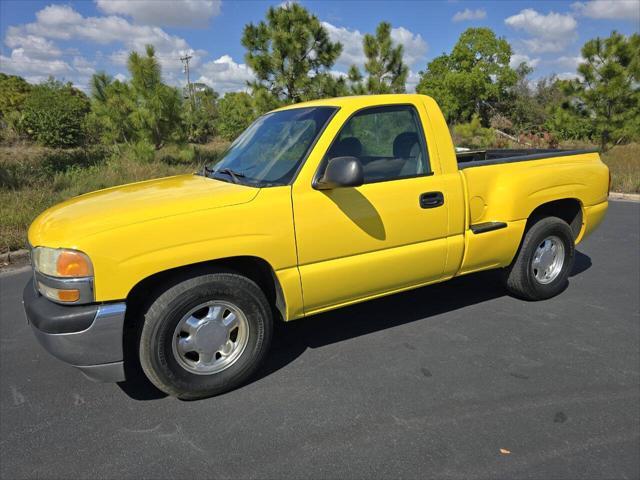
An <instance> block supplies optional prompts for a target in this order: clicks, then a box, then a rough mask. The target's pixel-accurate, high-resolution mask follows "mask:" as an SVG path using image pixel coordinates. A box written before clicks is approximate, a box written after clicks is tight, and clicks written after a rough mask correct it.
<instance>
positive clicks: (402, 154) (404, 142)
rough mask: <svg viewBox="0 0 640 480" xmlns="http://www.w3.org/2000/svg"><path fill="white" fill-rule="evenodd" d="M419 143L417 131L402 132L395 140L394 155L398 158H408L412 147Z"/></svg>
mask: <svg viewBox="0 0 640 480" xmlns="http://www.w3.org/2000/svg"><path fill="white" fill-rule="evenodd" d="M416 143H418V134H417V133H416V132H402V133H401V134H399V135H398V136H397V137H396V138H395V140H394V141H393V156H394V157H396V158H408V157H409V156H410V155H411V149H413V147H414V146H415V144H416Z"/></svg>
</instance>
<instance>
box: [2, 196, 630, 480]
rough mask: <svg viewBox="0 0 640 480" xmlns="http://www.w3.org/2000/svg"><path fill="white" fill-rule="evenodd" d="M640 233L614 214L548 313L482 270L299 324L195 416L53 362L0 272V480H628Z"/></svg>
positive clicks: (12, 278)
mask: <svg viewBox="0 0 640 480" xmlns="http://www.w3.org/2000/svg"><path fill="white" fill-rule="evenodd" d="M639 223H640V205H639V204H637V203H623V202H616V203H612V204H611V207H610V210H609V213H608V216H607V218H606V220H605V223H604V224H603V226H602V227H601V228H600V229H599V231H597V232H596V233H595V234H594V235H593V236H592V237H591V238H589V239H588V240H586V241H585V242H584V243H583V244H582V245H581V246H580V247H579V252H580V253H579V255H578V258H577V262H576V268H575V271H574V273H573V276H572V278H571V282H570V285H569V287H568V289H567V290H566V291H565V292H564V293H563V294H562V295H560V296H559V297H557V298H554V299H552V300H549V301H546V302H540V303H526V302H522V301H519V300H516V299H513V298H510V297H508V296H505V294H504V292H503V290H502V289H501V287H500V286H499V283H498V282H497V279H496V275H495V274H494V273H491V272H489V273H483V274H477V275H472V276H468V277H465V278H459V279H456V280H453V281H451V282H448V283H445V284H441V285H436V286H431V287H427V288H422V289H419V290H416V291H413V292H408V293H404V294H400V295H396V296H393V297H388V298H385V299H380V300H376V301H372V302H368V303H366V304H362V305H359V306H354V307H350V308H346V309H342V310H339V311H335V312H332V313H329V314H323V315H319V316H317V317H315V318H310V319H307V320H301V321H298V322H294V323H292V324H289V325H284V326H282V327H281V328H279V329H278V331H277V338H276V340H275V345H274V348H273V351H272V353H271V355H270V357H269V359H268V363H267V365H266V367H265V368H264V369H263V371H262V372H261V373H260V375H259V376H258V378H256V379H255V380H254V381H253V382H251V383H250V384H249V385H246V386H245V387H243V388H240V389H238V390H236V391H234V392H231V393H228V394H226V395H223V396H220V397H217V398H211V399H207V400H201V401H196V402H183V401H179V400H175V399H172V398H166V397H163V396H162V395H160V394H159V392H157V391H155V390H154V389H153V388H151V387H150V386H149V385H148V384H147V383H145V382H142V381H140V380H138V381H130V382H127V383H125V384H122V385H116V384H96V383H92V382H90V381H88V380H85V379H84V377H83V376H82V374H80V373H79V372H77V371H75V370H73V369H71V368H70V367H67V366H65V365H63V364H62V363H60V362H58V361H57V360H55V359H53V358H52V357H50V356H49V355H48V354H47V353H46V352H45V351H44V350H42V349H41V348H40V347H39V346H38V345H37V344H36V341H35V339H34V338H33V335H32V334H31V332H30V330H29V327H28V325H26V323H25V318H24V315H23V313H22V309H21V304H20V299H21V291H22V288H23V286H24V284H25V283H26V281H27V278H28V272H27V271H24V270H23V271H21V272H17V273H10V274H2V275H0V302H1V303H0V387H1V388H0V476H1V477H2V478H36V477H37V478H90V477H102V478H169V477H181V478H193V479H195V478H305V477H313V478H371V477H386V478H509V479H512V478H536V479H551V478H567V479H569V478H571V479H574V478H594V479H595V478H597V479H602V478H638V477H639V476H640V460H639V456H640V453H639V452H640V403H639V402H640V304H639V302H640V300H639V296H640V264H639V262H640V252H639V250H640V225H639ZM501 449H502V451H501Z"/></svg>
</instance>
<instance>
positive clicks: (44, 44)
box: [4, 27, 62, 59]
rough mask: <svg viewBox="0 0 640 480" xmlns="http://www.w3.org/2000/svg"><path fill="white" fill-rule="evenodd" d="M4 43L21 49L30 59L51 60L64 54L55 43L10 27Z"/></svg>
mask: <svg viewBox="0 0 640 480" xmlns="http://www.w3.org/2000/svg"><path fill="white" fill-rule="evenodd" d="M4 43H5V45H6V46H7V47H9V48H12V49H13V48H21V49H22V52H23V53H24V54H25V55H27V56H29V57H30V58H39V59H50V58H52V57H59V56H60V55H61V54H62V52H61V51H60V49H59V48H58V47H56V46H55V45H54V44H53V42H51V41H50V40H47V39H46V38H43V37H40V36H37V35H29V34H26V33H25V32H22V31H20V29H19V28H16V27H9V28H8V29H7V34H6V36H5V38H4Z"/></svg>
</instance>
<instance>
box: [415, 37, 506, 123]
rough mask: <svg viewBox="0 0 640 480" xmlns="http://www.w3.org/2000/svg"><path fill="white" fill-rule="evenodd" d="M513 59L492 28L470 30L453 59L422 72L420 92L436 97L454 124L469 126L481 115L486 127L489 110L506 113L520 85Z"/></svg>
mask: <svg viewBox="0 0 640 480" xmlns="http://www.w3.org/2000/svg"><path fill="white" fill-rule="evenodd" d="M510 59H511V46H510V45H509V43H508V42H507V41H506V40H505V39H504V38H498V37H496V35H495V33H493V31H492V30H491V29H489V28H469V29H467V30H465V31H464V32H463V33H462V35H460V38H459V39H458V42H457V43H456V45H455V46H454V47H453V50H452V51H451V53H450V54H449V55H447V54H442V55H440V56H438V57H436V58H434V59H433V60H432V61H431V62H430V63H429V64H428V65H427V69H426V71H424V72H420V76H421V78H420V82H419V83H418V86H417V88H416V91H417V92H418V93H424V94H426V95H431V96H432V97H434V98H435V99H436V100H437V101H438V102H439V104H440V106H441V108H442V110H443V112H444V114H445V116H446V117H447V120H448V121H450V122H466V121H469V120H471V118H472V117H473V115H474V114H476V113H477V114H479V115H480V117H481V118H482V120H483V123H484V124H485V125H486V124H488V120H489V117H490V115H491V109H490V108H489V106H493V108H494V109H495V110H500V109H502V108H503V107H504V102H505V101H507V100H508V98H509V92H510V89H511V88H512V87H513V86H514V85H515V84H516V82H517V78H518V77H517V74H516V72H515V71H514V70H513V69H512V68H511V67H510V66H509V61H510Z"/></svg>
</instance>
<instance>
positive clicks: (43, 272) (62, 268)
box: [32, 247, 94, 304]
mask: <svg viewBox="0 0 640 480" xmlns="http://www.w3.org/2000/svg"><path fill="white" fill-rule="evenodd" d="M32 259H33V267H34V270H35V282H36V287H37V289H38V291H39V292H40V293H41V294H42V295H44V296H45V297H47V298H48V299H50V300H53V301H54V302H58V303H75V304H82V303H90V302H93V300H94V296H93V265H92V264H91V260H89V257H88V256H87V255H85V254H84V253H82V252H79V251H77V250H68V249H56V248H47V247H36V248H34V249H33V252H32Z"/></svg>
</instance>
